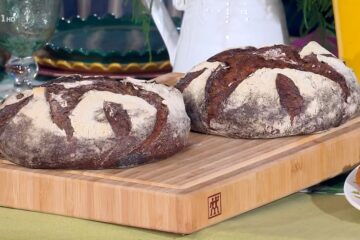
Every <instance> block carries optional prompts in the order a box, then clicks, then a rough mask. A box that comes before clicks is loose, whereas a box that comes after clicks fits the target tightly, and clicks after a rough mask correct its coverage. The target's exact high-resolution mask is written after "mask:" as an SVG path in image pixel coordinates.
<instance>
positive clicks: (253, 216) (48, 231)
mask: <svg viewBox="0 0 360 240" xmlns="http://www.w3.org/2000/svg"><path fill="white" fill-rule="evenodd" d="M359 236H360V211H357V210H356V209H355V208H353V207H351V206H350V205H349V204H348V203H347V202H346V200H345V197H344V196H340V195H332V194H307V193H296V194H293V195H291V196H289V197H286V198H283V199H281V200H278V201H276V202H273V203H271V204H269V205H266V206H263V207H261V208H258V209H255V210H252V211H250V212H247V213H244V214H242V215H240V216H237V217H234V218H232V219H229V220H227V221H224V222H222V223H219V224H216V225H214V226H212V227H208V228H206V229H203V230H201V231H199V232H196V233H193V234H191V235H184V236H182V235H176V234H170V233H163V232H157V231H150V230H143V229H137V228H132V227H125V226H118V225H113V224H106V223H100V222H94V221H89V220H82V219H76V218H70V217H63V216H58V215H51V214H44V213H37V212H30V211H24V210H18V209H10V208H4V207H0V239H1V240H15V239H16V240H18V239H26V240H32V239H47V240H52V239H56V240H58V239H67V240H71V239H77V240H82V239H86V240H92V239H94V240H95V239H102V240H107V239H109V240H110V239H111V240H112V239H122V240H147V239H157V240H165V239H184V240H186V239H197V240H201V239H214V240H215V239H216V240H222V239H229V240H230V239H231V240H232V239H252V240H262V239H267V240H278V239H279V240H280V239H292V240H295V239H296V240H300V239H301V240H302V239H306V240H308V239H317V240H321V239H324V240H325V239H326V240H331V239H354V240H355V239H357V240H358V239H359Z"/></svg>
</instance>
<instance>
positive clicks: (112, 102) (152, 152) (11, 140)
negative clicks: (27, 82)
mask: <svg viewBox="0 0 360 240" xmlns="http://www.w3.org/2000/svg"><path fill="white" fill-rule="evenodd" d="M189 131H190V120H189V118H188V116H187V115H186V112H185V106H184V102H183V98H182V96H181V93H180V92H179V91H178V90H177V89H175V88H170V87H167V86H164V85H161V84H157V83H154V82H145V81H141V80H136V79H130V78H129V79H126V80H124V81H115V80H109V79H104V78H101V77H100V78H96V77H95V78H91V77H89V78H81V77H79V76H71V77H64V78H61V79H58V80H56V81H54V82H52V83H50V84H45V85H42V86H39V87H35V88H33V89H32V90H27V91H24V92H22V93H19V94H17V95H14V96H11V97H9V98H7V99H6V100H5V101H4V102H3V103H2V105H1V106H0V151H1V153H2V154H3V155H4V156H5V157H6V158H7V159H8V160H10V161H12V162H14V163H17V164H20V165H23V166H26V167H31V168H73V169H102V168H118V167H120V168H122V167H130V166H135V165H138V164H141V163H145V162H150V161H153V160H158V159H161V158H165V157H168V156H170V155H172V154H174V153H176V152H178V151H179V150H180V149H182V148H183V147H184V146H185V145H186V142H187V138H188V134H189Z"/></svg>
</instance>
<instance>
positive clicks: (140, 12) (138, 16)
mask: <svg viewBox="0 0 360 240" xmlns="http://www.w3.org/2000/svg"><path fill="white" fill-rule="evenodd" d="M129 2H131V4H132V8H131V16H132V21H133V22H134V23H137V24H140V25H141V27H142V31H143V33H144V37H145V44H146V46H147V48H148V52H149V62H152V54H151V44H150V38H149V36H150V28H151V14H150V13H151V8H152V4H153V0H151V3H150V8H149V9H147V8H146V7H145V6H144V4H143V2H142V0H132V1H129V0H125V2H124V4H125V5H127V4H128V3H129Z"/></svg>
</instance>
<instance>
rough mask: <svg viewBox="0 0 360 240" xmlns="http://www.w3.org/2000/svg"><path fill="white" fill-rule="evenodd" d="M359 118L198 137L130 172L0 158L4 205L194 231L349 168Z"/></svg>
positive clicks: (358, 153)
mask: <svg viewBox="0 0 360 240" xmlns="http://www.w3.org/2000/svg"><path fill="white" fill-rule="evenodd" d="M359 159H360V118H355V119H353V120H351V121H350V122H348V123H346V124H345V125H342V126H340V127H338V128H335V129H332V130H330V131H327V132H324V133H321V134H314V135H309V136H300V137H289V138H278V139H272V140H242V139H229V138H224V137H217V136H207V135H202V134H197V133H192V134H191V138H190V144H189V146H188V147H187V148H186V149H184V150H183V151H181V152H180V153H178V154H176V155H174V156H173V157H170V158H169V159H166V160H163V161H159V162H155V163H151V164H148V165H143V166H139V167H136V168H131V169H111V170H100V171H94V170H87V171H74V170H36V169H25V168H22V167H19V166H16V165H14V164H11V163H10V162H8V161H6V160H1V161H0V182H1V184H0V205H2V206H8V207H14V208H21V209H28V210H34V211H40V212H48V213H54V214H61V215H67V216H73V217H78V218H85V219H92V220H98V221H103V222H110V223H116V224H124V225H130V226H136V227H142V228H149V229H157V230H161V231H168V232H176V233H191V232H194V231H197V230H199V229H201V228H204V227H206V226H209V225H212V224H214V223H217V222H220V221H223V220H225V219H227V218H230V217H232V216H235V215H237V214H239V213H242V212H245V211H248V210H251V209H253V208H256V207H258V206H261V205H264V204H267V203H269V202H271V201H273V200H276V199H279V198H281V197H284V196H286V195H289V194H291V193H294V192H296V191H298V190H301V189H303V188H306V187H309V186H311V185H314V184H316V183H319V182H321V181H323V180H325V179H328V178H330V177H333V176H335V175H337V174H340V173H342V172H344V171H347V170H349V169H351V168H352V167H354V166H355V165H356V164H358V163H359V162H360V161H359Z"/></svg>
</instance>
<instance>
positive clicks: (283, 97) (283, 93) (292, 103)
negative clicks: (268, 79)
mask: <svg viewBox="0 0 360 240" xmlns="http://www.w3.org/2000/svg"><path fill="white" fill-rule="evenodd" d="M276 89H277V91H278V93H279V97H280V103H281V106H283V108H285V109H286V111H287V112H288V113H289V115H290V120H291V122H292V121H293V120H294V117H295V116H297V115H299V114H300V113H301V112H302V110H303V108H304V105H305V103H304V99H303V97H302V96H301V94H300V91H299V88H298V87H297V86H296V85H295V84H294V82H293V81H291V79H290V78H288V77H287V76H285V75H283V74H278V75H277V77H276Z"/></svg>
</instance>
